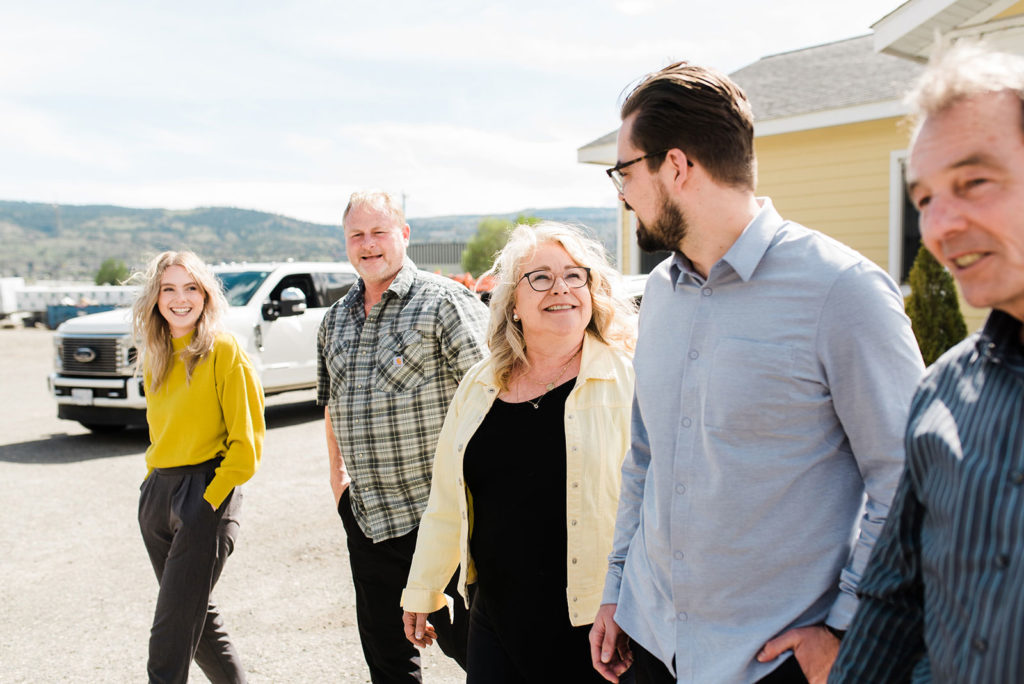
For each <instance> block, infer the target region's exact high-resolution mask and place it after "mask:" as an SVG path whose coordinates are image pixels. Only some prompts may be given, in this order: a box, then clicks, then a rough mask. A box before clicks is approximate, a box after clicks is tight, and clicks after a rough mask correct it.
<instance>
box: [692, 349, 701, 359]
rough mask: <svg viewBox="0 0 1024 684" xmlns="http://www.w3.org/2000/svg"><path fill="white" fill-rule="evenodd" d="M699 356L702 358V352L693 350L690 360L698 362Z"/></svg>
mask: <svg viewBox="0 0 1024 684" xmlns="http://www.w3.org/2000/svg"><path fill="white" fill-rule="evenodd" d="M699 356H700V352H699V351H697V350H696V349H691V350H690V358H691V359H694V360H696V359H697V357H699Z"/></svg>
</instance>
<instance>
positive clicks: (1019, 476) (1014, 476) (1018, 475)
mask: <svg viewBox="0 0 1024 684" xmlns="http://www.w3.org/2000/svg"><path fill="white" fill-rule="evenodd" d="M1010 482H1012V483H1013V484H1015V485H1019V484H1024V472H1021V471H1019V470H1014V471H1013V472H1012V473H1010Z"/></svg>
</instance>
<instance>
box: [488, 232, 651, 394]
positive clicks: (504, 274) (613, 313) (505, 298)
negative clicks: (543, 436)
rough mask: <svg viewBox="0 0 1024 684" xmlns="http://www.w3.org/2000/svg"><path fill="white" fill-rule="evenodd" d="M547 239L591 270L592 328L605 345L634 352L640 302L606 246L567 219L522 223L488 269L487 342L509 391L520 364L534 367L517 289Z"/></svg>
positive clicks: (498, 375) (503, 385) (499, 377)
mask: <svg viewBox="0 0 1024 684" xmlns="http://www.w3.org/2000/svg"><path fill="white" fill-rule="evenodd" d="M548 243H554V244H557V245H560V246H561V247H562V248H563V249H565V251H566V252H567V253H568V254H569V256H570V258H572V260H573V261H575V262H576V263H577V264H579V265H580V266H585V267H587V268H589V269H590V282H589V283H588V284H587V288H588V289H589V290H590V298H591V301H592V307H593V313H592V315H591V317H590V323H588V324H587V332H589V333H591V334H593V335H594V336H595V337H597V339H599V340H600V341H601V342H603V343H604V344H607V345H609V346H611V347H616V348H619V349H623V350H628V351H631V350H632V349H633V347H634V346H635V344H636V305H635V304H634V303H633V302H632V300H631V299H629V297H627V296H626V294H625V292H624V291H623V288H622V277H621V276H620V275H619V272H618V271H616V270H615V269H614V268H612V267H611V264H610V263H609V260H608V252H607V251H606V250H605V248H604V246H603V245H601V243H600V242H598V241H597V240H594V239H592V238H589V237H587V236H586V235H585V234H584V233H583V231H582V230H580V229H579V228H577V227H576V226H573V225H570V224H567V223H558V222H556V221H541V222H540V223H537V224H534V225H527V224H520V225H518V226H516V227H515V228H514V229H513V230H512V233H511V234H510V235H509V238H508V242H507V243H506V244H505V247H504V248H503V249H502V250H501V251H500V252H498V254H497V256H496V257H495V260H494V266H492V267H491V269H490V270H489V271H487V273H486V274H485V275H491V276H494V278H495V279H496V280H497V281H498V284H497V286H496V287H495V288H494V290H493V291H492V293H491V301H490V308H491V319H490V323H489V325H488V330H487V346H488V347H489V348H490V350H491V358H492V359H493V360H494V364H495V378H496V379H497V381H498V385H499V387H500V388H501V390H502V391H506V390H508V383H509V380H510V379H511V376H512V371H513V369H514V368H515V367H516V365H519V366H520V367H521V368H523V369H528V368H529V362H528V361H527V359H526V343H525V341H524V339H523V328H522V325H521V324H520V323H518V322H517V321H515V320H513V319H512V312H513V309H515V305H516V297H515V292H516V286H517V285H518V284H519V279H520V278H521V277H522V275H523V274H522V272H521V271H522V266H523V264H524V263H525V262H527V261H529V260H530V259H532V258H533V255H534V254H535V253H536V251H537V248H538V247H539V246H540V245H543V244H548ZM481 277H482V276H481Z"/></svg>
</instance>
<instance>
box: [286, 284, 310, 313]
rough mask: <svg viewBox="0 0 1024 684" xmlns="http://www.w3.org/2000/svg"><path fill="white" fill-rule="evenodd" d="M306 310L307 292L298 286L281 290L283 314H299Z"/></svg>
mask: <svg viewBox="0 0 1024 684" xmlns="http://www.w3.org/2000/svg"><path fill="white" fill-rule="evenodd" d="M305 311H306V294H305V293H304V292H303V291H302V290H300V289H299V288H297V287H286V288H284V290H282V291H281V304H280V315H281V316H298V315H299V314H301V313H304V312H305Z"/></svg>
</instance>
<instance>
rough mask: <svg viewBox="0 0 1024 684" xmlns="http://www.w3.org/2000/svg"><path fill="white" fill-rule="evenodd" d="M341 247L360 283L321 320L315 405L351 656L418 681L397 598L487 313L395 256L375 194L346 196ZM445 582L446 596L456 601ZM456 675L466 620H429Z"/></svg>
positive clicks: (397, 229)
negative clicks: (347, 595)
mask: <svg viewBox="0 0 1024 684" xmlns="http://www.w3.org/2000/svg"><path fill="white" fill-rule="evenodd" d="M342 224H343V228H344V231H345V249H346V252H347V254H348V258H349V261H350V262H352V265H353V266H354V267H355V269H356V271H357V272H358V273H359V275H360V279H359V281H358V282H357V283H356V284H355V285H354V286H353V287H352V289H351V290H350V291H349V293H348V294H347V295H346V296H345V297H343V298H342V299H341V300H339V301H338V302H337V303H335V304H334V306H332V307H331V308H330V309H329V310H328V312H327V314H326V315H325V316H324V320H323V323H322V324H321V326H320V333H319V336H318V338H317V362H318V372H317V403H318V404H320V405H322V406H325V407H326V408H325V410H324V418H325V424H326V429H327V451H328V454H329V457H330V468H331V477H330V480H331V489H332V490H333V491H334V499H335V502H336V503H337V505H338V514H339V515H340V516H341V519H342V523H343V524H344V526H345V533H346V535H347V538H348V551H349V562H350V564H351V566H352V581H353V583H354V585H355V591H356V618H357V621H358V623H359V637H360V640H361V641H362V646H363V655H364V656H365V658H366V663H367V665H368V666H369V668H370V675H371V678H372V680H373V681H374V682H375V683H377V682H409V681H413V682H418V681H421V678H420V658H419V653H418V652H417V651H416V649H415V647H413V646H412V644H410V643H409V642H408V641H407V640H406V639H405V633H404V630H403V626H402V608H401V605H400V597H401V593H402V588H403V587H404V586H405V583H406V579H407V576H408V573H409V565H410V563H411V561H412V554H413V551H414V550H415V547H416V532H417V529H418V527H419V522H420V516H421V515H422V514H423V509H424V508H425V507H426V505H427V497H428V495H429V494H430V476H431V468H432V466H433V462H434V450H435V448H436V446H437V436H438V433H439V432H440V431H441V424H442V423H443V422H444V417H445V413H446V412H447V409H448V403H449V402H450V401H451V398H452V395H453V394H454V393H455V388H456V387H457V386H458V384H459V381H460V380H461V379H462V376H463V375H464V374H465V373H466V371H467V370H469V368H470V367H471V366H472V365H473V364H475V363H476V362H477V361H479V360H480V359H482V358H483V357H484V355H485V354H486V353H487V352H486V343H485V337H486V328H487V318H488V312H487V307H485V306H484V305H483V304H482V303H481V302H480V301H479V300H478V299H477V298H476V297H475V296H474V295H473V293H471V292H470V291H469V290H467V289H466V288H465V287H463V286H462V285H460V284H458V283H456V282H455V281H453V280H450V279H449V278H444V277H442V276H437V275H433V274H431V273H427V272H425V271H421V270H419V269H417V268H416V266H415V264H413V263H412V262H411V261H410V260H409V259H407V258H406V247H407V246H408V244H409V225H408V224H407V223H406V222H405V217H404V215H403V213H402V210H401V209H400V208H399V207H398V206H397V205H396V203H395V202H394V200H393V199H392V198H391V197H390V196H389V195H387V194H386V193H382V192H357V193H354V194H353V195H352V197H351V198H350V200H349V204H348V206H347V207H346V208H345V213H344V216H343V218H342ZM455 586H456V584H455V578H453V579H452V583H451V586H450V587H449V589H450V591H449V592H448V593H449V594H450V595H451V596H453V597H457V596H458V594H457V592H456V590H455ZM431 624H433V625H434V627H435V629H436V630H437V635H438V643H439V645H440V646H441V649H442V650H443V651H444V652H445V653H446V654H447V655H449V656H450V657H452V658H454V659H455V660H456V661H457V662H458V663H459V664H460V665H462V666H463V668H465V664H466V633H467V629H468V615H467V613H466V610H465V607H464V606H463V604H462V601H459V600H455V601H454V613H453V616H452V618H451V619H449V615H448V611H447V610H444V609H442V610H441V611H438V612H437V613H435V614H433V615H431Z"/></svg>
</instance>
